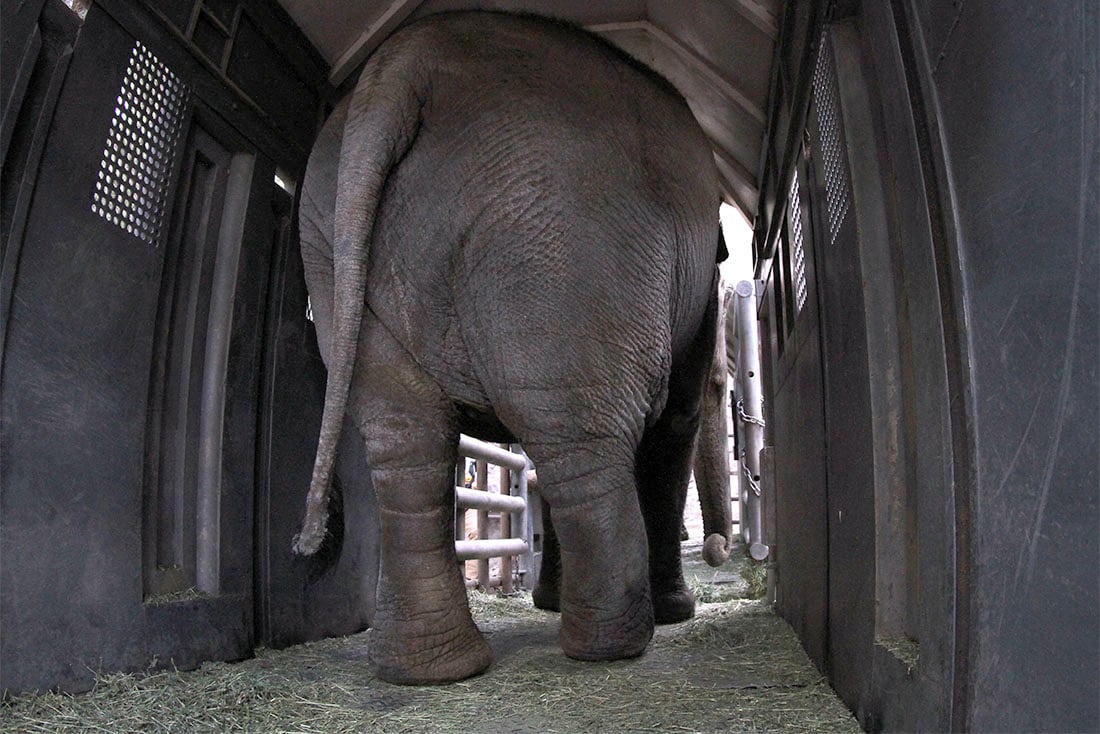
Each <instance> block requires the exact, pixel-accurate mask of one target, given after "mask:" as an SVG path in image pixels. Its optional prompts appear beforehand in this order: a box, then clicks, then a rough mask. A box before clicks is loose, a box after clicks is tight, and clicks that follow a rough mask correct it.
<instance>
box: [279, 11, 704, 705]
mask: <svg viewBox="0 0 1100 734" xmlns="http://www.w3.org/2000/svg"><path fill="white" fill-rule="evenodd" d="M717 191H718V189H717V183H716V176H715V172H714V162H713V158H712V154H711V151H710V149H709V147H708V145H707V142H706V140H705V139H704V137H703V135H702V133H701V131H700V130H699V128H698V125H697V124H696V122H695V120H694V118H693V117H692V115H691V113H690V112H689V110H688V108H687V106H686V105H685V104H684V102H683V101H682V100H681V99H680V98H679V97H678V96H677V95H676V94H675V92H674V91H673V90H672V89H671V87H670V86H668V85H667V84H666V83H664V82H662V81H660V80H658V79H655V78H654V77H653V76H652V75H650V74H648V73H646V72H644V71H643V70H641V69H640V68H638V67H636V66H635V65H633V64H631V63H628V62H627V61H626V60H625V59H624V57H622V56H621V55H619V54H618V53H617V52H615V51H614V50H613V49H611V48H610V47H609V46H606V45H605V44H603V43H601V42H599V41H596V40H594V39H592V38H590V37H588V36H587V35H584V34H582V33H581V32H579V31H576V30H573V29H570V28H568V27H565V26H562V25H558V24H551V23H547V22H543V21H539V20H536V19H532V18H516V17H511V16H505V15H499V14H484V13H456V14H447V15H440V16H433V17H430V18H427V19H425V20H422V21H419V22H417V23H414V24H412V25H410V26H408V27H407V28H405V29H403V30H401V31H399V32H398V33H396V34H395V35H394V36H392V37H391V38H390V39H389V40H387V41H386V42H385V43H383V44H382V46H380V47H379V49H378V50H377V51H376V52H375V54H374V55H373V56H372V58H371V59H370V60H369V61H368V63H367V65H366V67H365V68H364V70H363V73H362V76H361V77H360V79H359V82H358V84H357V86H356V88H355V90H354V92H353V93H352V94H351V96H350V100H348V101H345V102H344V103H342V104H340V105H339V106H338V107H337V108H336V110H335V111H334V112H333V114H332V115H331V117H330V119H329V121H328V122H327V123H326V125H325V127H324V129H323V130H322V132H321V134H320V136H319V138H318V140H317V142H316V144H315V146H314V150H313V152H312V154H311V156H310V161H309V166H308V169H307V171H306V177H305V180H304V182H303V190H302V203H301V239H302V257H303V261H304V265H305V276H306V283H307V286H308V288H309V292H310V297H311V299H312V303H313V308H314V313H315V315H316V324H317V332H318V342H319V345H320V349H321V356H322V358H323V359H324V361H325V364H326V365H327V367H328V372H329V378H328V387H327V392H326V396H325V407H324V414H323V418H322V426H321V436H320V441H319V446H318V451H317V462H316V465H315V468H314V476H313V482H312V485H311V487H310V491H309V496H308V498H307V512H306V518H305V521H304V523H303V527H302V531H301V533H300V534H299V536H298V537H296V538H295V543H294V546H295V550H296V551H297V552H299V553H303V554H309V553H312V552H315V551H316V549H317V548H318V546H319V545H320V543H321V541H322V540H323V537H324V534H325V521H326V515H327V501H328V488H329V484H330V480H331V477H332V465H333V458H334V452H335V446H336V441H337V438H338V436H339V430H340V423H341V417H342V416H343V415H344V414H345V412H346V413H347V414H348V415H350V416H351V417H352V418H353V420H354V422H355V423H356V425H357V426H358V428H359V430H360V432H361V433H362V436H363V439H364V441H365V444H366V451H367V456H368V459H369V461H370V465H371V472H372V473H371V477H372V480H373V483H374V487H375V490H376V492H377V496H378V505H379V513H380V518H379V520H380V527H381V560H380V570H379V581H378V596H377V609H376V614H375V618H374V632H373V634H372V638H371V646H370V653H369V656H370V663H371V665H372V668H373V669H374V671H375V673H376V674H377V675H378V676H380V677H381V678H383V679H385V680H388V681H392V682H396V683H418V684H419V683H437V682H445V681H453V680H458V679H461V678H464V677H467V676H470V675H474V674H476V673H478V672H480V671H482V670H484V669H485V668H486V667H487V666H488V665H489V663H490V660H491V656H490V651H489V647H488V645H487V644H486V643H485V641H484V639H483V638H482V636H481V634H480V633H479V632H478V630H477V628H476V627H475V626H474V624H473V621H472V620H471V618H470V614H469V610H468V607H467V605H466V594H465V588H464V585H463V581H462V577H461V575H460V573H459V568H458V564H457V562H456V560H455V555H454V543H453V540H454V539H453V512H454V505H453V471H454V465H455V461H456V451H457V443H458V434H459V432H463V431H464V432H467V433H470V434H472V435H475V436H478V437H481V438H484V439H487V440H496V441H503V440H518V441H520V442H522V444H523V446H524V449H525V450H526V451H527V452H528V454H529V455H530V457H531V458H532V459H533V460H534V462H535V464H536V466H537V467H538V471H539V475H540V481H541V483H542V488H543V494H544V496H545V497H546V498H547V500H548V501H549V503H550V504H551V506H552V507H553V511H554V517H555V521H556V522H557V526H558V534H559V539H560V543H561V552H562V565H563V569H564V571H565V573H564V582H563V586H562V589H561V610H562V624H561V635H560V641H561V646H562V649H563V650H564V651H565V653H566V654H567V655H569V656H571V657H574V658H578V659H582V660H610V659H616V658H624V657H630V656H634V655H638V654H640V653H641V652H642V651H643V650H644V649H645V647H646V645H647V643H648V641H649V639H650V637H651V636H652V631H653V609H654V606H655V602H651V595H650V583H649V574H648V573H647V569H648V563H647V559H648V556H649V548H648V545H647V537H648V542H649V544H654V543H656V544H657V545H659V546H667V543H665V542H664V540H663V539H662V538H661V537H660V534H661V533H662V532H663V529H662V528H660V527H650V528H647V527H646V525H645V523H644V521H643V511H642V506H644V507H645V508H646V510H645V516H646V517H653V516H661V515H674V516H677V517H678V516H679V511H680V510H682V500H679V499H678V497H679V495H678V493H677V492H675V491H668V488H669V487H678V486H679V482H680V481H682V480H683V479H685V478H686V477H680V476H676V477H670V476H667V474H668V472H669V470H668V469H667V468H666V465H667V466H675V467H677V469H676V471H685V472H686V469H687V466H688V464H689V461H690V459H689V458H688V457H690V453H691V447H692V441H693V439H694V436H695V432H696V428H697V425H698V420H699V400H700V392H701V386H702V379H703V373H704V372H705V368H706V363H707V358H708V355H710V354H711V352H712V350H713V345H714V339H715V328H716V325H715V311H716V308H715V307H714V303H715V288H716V283H717V272H716V268H715V265H714V263H715V254H716V243H717V242H718V218H717V216H716V211H715V210H716V207H717V204H718V196H717ZM670 456H673V457H677V460H676V461H675V462H667V461H665V459H667V457H670ZM665 508H667V511H666V509H665ZM672 527H673V529H674V530H675V529H676V525H675V524H673V525H672ZM661 593H662V590H659V589H658V590H655V597H656V596H659V595H660V594H661ZM657 603H659V602H657Z"/></svg>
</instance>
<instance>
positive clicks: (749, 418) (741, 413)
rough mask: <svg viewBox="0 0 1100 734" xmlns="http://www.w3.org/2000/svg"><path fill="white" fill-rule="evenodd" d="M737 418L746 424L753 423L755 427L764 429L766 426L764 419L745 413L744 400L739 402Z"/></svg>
mask: <svg viewBox="0 0 1100 734" xmlns="http://www.w3.org/2000/svg"><path fill="white" fill-rule="evenodd" d="M737 417H738V418H740V419H741V420H742V421H743V422H745V423H752V424H754V425H757V426H760V427H761V428H764V426H765V424H764V419H763V418H761V417H759V416H755V415H749V414H748V413H746V412H745V400H744V398H742V399H740V400H738V401H737Z"/></svg>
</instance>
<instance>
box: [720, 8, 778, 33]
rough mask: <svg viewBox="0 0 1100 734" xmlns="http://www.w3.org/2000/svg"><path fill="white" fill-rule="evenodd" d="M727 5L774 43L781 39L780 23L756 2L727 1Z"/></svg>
mask: <svg viewBox="0 0 1100 734" xmlns="http://www.w3.org/2000/svg"><path fill="white" fill-rule="evenodd" d="M725 2H726V5H728V6H729V7H730V8H732V9H733V10H734V11H735V12H736V13H737V14H738V15H740V16H741V17H742V18H744V19H745V20H747V21H749V22H750V23H752V24H753V25H754V26H756V27H757V28H758V29H759V30H760V31H761V32H762V33H764V34H766V35H767V36H768V38H770V39H772V40H773V41H774V40H776V39H777V38H778V37H779V23H778V22H777V21H776V18H775V16H774V15H772V14H771V13H770V12H768V10H767V8H765V7H764V6H763V5H761V4H760V3H759V2H757V1H756V0H725Z"/></svg>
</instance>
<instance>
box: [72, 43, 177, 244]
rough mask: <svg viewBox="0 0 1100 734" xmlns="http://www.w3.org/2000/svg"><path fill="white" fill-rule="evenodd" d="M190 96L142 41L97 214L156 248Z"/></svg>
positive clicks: (120, 102)
mask: <svg viewBox="0 0 1100 734" xmlns="http://www.w3.org/2000/svg"><path fill="white" fill-rule="evenodd" d="M187 95H188V91H187V87H186V86H185V85H184V84H183V82H181V81H180V79H179V77H177V76H176V75H175V74H173V73H172V72H171V70H169V69H168V67H167V66H165V65H164V63H163V62H161V60H160V59H158V58H157V57H156V56H155V55H154V54H153V53H152V52H151V51H149V49H147V48H146V47H145V46H144V45H143V44H142V43H141V42H140V41H139V42H138V43H137V44H136V45H135V46H134V50H133V51H132V52H131V54H130V65H129V67H128V68H127V69H126V77H125V79H123V81H122V89H120V90H119V93H118V98H117V100H116V101H117V104H116V106H115V115H114V118H113V119H112V120H111V130H110V132H109V133H108V135H107V144H106V145H105V146H104V148H103V160H102V161H101V163H100V167H99V178H98V180H97V181H96V185H95V193H94V195H93V198H92V211H93V212H95V213H96V214H98V215H99V216H101V217H103V218H104V219H106V220H107V221H108V222H111V223H112V224H115V225H117V226H118V227H119V228H121V229H122V230H123V231H124V232H128V233H130V234H132V235H134V236H135V237H138V238H139V239H141V240H144V241H145V242H148V243H150V244H155V243H156V242H157V239H158V238H159V237H160V231H161V226H162V224H163V219H164V209H165V200H166V198H167V195H168V182H169V177H170V176H171V173H172V165H173V163H174V158H175V152H176V147H177V142H178V141H179V136H180V131H181V129H182V125H183V111H184V108H185V103H186V101H187Z"/></svg>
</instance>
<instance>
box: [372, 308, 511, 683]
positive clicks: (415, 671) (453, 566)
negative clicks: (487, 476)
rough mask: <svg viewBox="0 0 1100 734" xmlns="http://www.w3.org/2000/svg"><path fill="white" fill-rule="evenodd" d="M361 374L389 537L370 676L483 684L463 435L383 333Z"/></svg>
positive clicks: (377, 334)
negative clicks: (466, 544) (462, 560)
mask: <svg viewBox="0 0 1100 734" xmlns="http://www.w3.org/2000/svg"><path fill="white" fill-rule="evenodd" d="M367 330H368V327H367V326H366V325H364V331H365V332H366V331H367ZM357 370H358V375H359V377H358V378H357V379H356V380H355V382H354V384H353V387H352V400H351V404H352V411H353V417H354V418H355V420H356V421H357V423H358V424H359V427H360V431H361V432H362V433H363V436H364V438H365V439H366V444H367V455H368V457H369V459H370V461H371V478H372V480H373V482H374V488H375V492H376V494H377V497H378V509H379V525H380V530H381V558H380V562H379V563H380V568H379V578H378V598H377V608H376V612H375V617H374V625H373V631H372V634H371V642H370V650H369V660H370V664H371V667H372V669H373V671H374V673H375V674H376V675H377V676H378V677H380V678H382V679H383V680H387V681H389V682H391V683H401V684H415V685H419V684H432V683H447V682H451V681H455V680H460V679H463V678H467V677H469V676H471V675H476V674H477V673H480V672H482V671H483V670H485V668H487V667H488V666H489V664H490V663H491V662H492V653H491V651H490V649H489V646H488V644H487V643H486V642H485V640H484V638H483V637H482V636H481V633H480V632H479V631H478V629H477V627H476V625H474V622H473V619H472V618H471V616H470V610H469V605H468V603H467V599H466V588H465V585H464V583H463V579H462V575H461V573H460V570H459V565H458V561H457V558H456V556H455V546H454V465H455V461H456V460H457V444H458V434H457V431H456V430H455V429H454V426H453V418H452V417H451V411H450V406H449V403H448V402H447V401H446V400H445V399H444V396H443V395H442V394H441V391H440V389H439V387H438V385H436V384H435V383H434V381H432V380H431V379H430V378H429V377H427V376H426V375H425V374H424V373H423V372H422V371H421V370H420V368H419V367H418V366H417V365H416V364H414V363H413V362H412V360H411V359H410V358H409V357H408V355H407V353H406V352H405V351H404V350H402V349H400V348H399V347H397V345H396V344H394V343H393V342H392V340H391V339H390V338H389V337H388V335H387V334H386V333H385V330H384V329H380V328H374V329H371V330H370V336H369V337H368V338H367V339H363V340H361V341H360V348H359V362H358V365H357Z"/></svg>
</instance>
